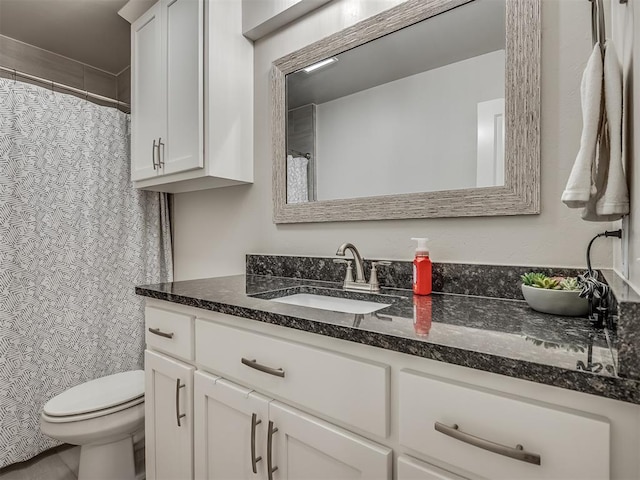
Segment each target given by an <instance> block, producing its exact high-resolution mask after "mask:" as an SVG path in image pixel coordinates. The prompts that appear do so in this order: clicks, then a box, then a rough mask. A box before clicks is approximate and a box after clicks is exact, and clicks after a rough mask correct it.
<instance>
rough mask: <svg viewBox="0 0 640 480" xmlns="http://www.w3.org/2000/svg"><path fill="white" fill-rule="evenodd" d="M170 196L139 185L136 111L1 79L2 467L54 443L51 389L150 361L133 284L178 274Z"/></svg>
mask: <svg viewBox="0 0 640 480" xmlns="http://www.w3.org/2000/svg"><path fill="white" fill-rule="evenodd" d="M166 200H167V198H166V195H163V194H158V193H151V192H142V191H137V190H135V189H134V188H133V185H132V183H131V181H130V156H129V115H127V114H125V113H122V112H120V111H118V110H116V109H113V108H107V107H102V106H98V105H95V104H93V103H90V102H87V101H86V100H82V99H79V98H76V97H73V96H70V95H65V94H61V93H53V92H51V91H50V90H47V89H43V88H40V87H36V86H33V85H29V84H26V83H21V82H16V81H14V80H11V79H2V78H0V467H2V466H5V465H8V464H10V463H14V462H18V461H23V460H26V459H28V458H31V457H33V456H34V455H36V454H38V453H39V452H41V451H43V450H45V449H47V448H49V447H52V446H54V445H56V442H55V441H53V440H51V439H50V438H48V437H45V436H43V435H42V434H41V433H40V428H39V424H38V421H39V415H40V411H41V408H42V406H43V405H44V403H45V402H46V401H47V400H48V399H49V398H51V397H53V396H55V395H57V394H59V393H61V392H62V391H64V390H66V389H68V388H70V387H72V386H74V385H77V384H79V383H82V382H85V381H88V380H91V379H94V378H97V377H100V376H104V375H109V374H112V373H116V372H121V371H126V370H131V369H137V368H141V367H142V362H143V346H144V325H143V322H144V317H143V302H142V300H141V299H140V298H139V297H136V295H135V294H134V285H136V284H143V283H151V282H158V281H168V280H171V272H172V265H171V244H170V230H169V224H168V210H167V202H166Z"/></svg>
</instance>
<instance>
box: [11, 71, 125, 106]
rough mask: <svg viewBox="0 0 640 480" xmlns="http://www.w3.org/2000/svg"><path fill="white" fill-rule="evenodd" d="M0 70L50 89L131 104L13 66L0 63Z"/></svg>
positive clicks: (108, 101)
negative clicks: (59, 89) (22, 70)
mask: <svg viewBox="0 0 640 480" xmlns="http://www.w3.org/2000/svg"><path fill="white" fill-rule="evenodd" d="M0 70H1V71H3V72H7V73H10V74H11V75H13V76H14V78H15V77H23V78H28V79H29V80H34V81H36V82H40V83H44V84H45V85H49V86H51V90H53V89H54V88H56V87H58V88H62V89H64V90H68V91H70V92H74V93H80V94H82V95H84V96H85V98H94V99H96V100H100V101H103V102H107V103H114V104H116V105H118V106H120V105H121V106H123V107H127V108H131V105H129V104H128V103H126V102H122V101H120V100H116V99H115V98H109V97H104V96H102V95H98V94H97V93H91V92H88V91H87V90H82V89H80V88H76V87H72V86H70V85H65V84H64V83H58V82H54V81H52V80H47V79H46V78H42V77H38V76H36V75H31V74H30V73H25V72H21V71H19V70H16V69H15V68H8V67H3V66H2V65H0Z"/></svg>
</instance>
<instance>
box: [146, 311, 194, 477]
mask: <svg viewBox="0 0 640 480" xmlns="http://www.w3.org/2000/svg"><path fill="white" fill-rule="evenodd" d="M194 320H195V317H193V316H191V315H188V314H184V313H181V312H176V311H174V310H168V309H162V308H154V307H147V308H145V333H146V343H147V350H145V354H144V371H145V439H146V440H145V454H146V475H147V478H148V479H149V480H174V479H190V478H193V426H194V415H193V375H194V371H195V367H194V366H193V365H191V364H190V363H189V361H190V360H191V359H192V358H193V333H194V330H193V327H194Z"/></svg>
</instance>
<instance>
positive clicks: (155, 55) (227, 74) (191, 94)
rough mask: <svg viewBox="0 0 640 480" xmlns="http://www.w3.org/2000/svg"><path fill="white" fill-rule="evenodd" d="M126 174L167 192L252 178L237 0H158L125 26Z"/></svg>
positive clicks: (249, 78) (249, 81) (246, 51)
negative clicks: (128, 128) (128, 134)
mask: <svg viewBox="0 0 640 480" xmlns="http://www.w3.org/2000/svg"><path fill="white" fill-rule="evenodd" d="M131 52H132V59H131V60H132V68H131V79H132V83H131V85H132V87H131V90H132V91H131V97H132V104H131V179H132V180H133V181H134V184H135V186H136V187H137V188H142V189H145V190H155V191H163V192H171V193H179V192H188V191H193V190H202V189H206V188H215V187H225V186H229V185H238V184H244V183H251V182H252V181H253V45H252V43H251V41H249V40H247V39H246V38H245V37H243V36H242V11H241V5H240V2H229V1H224V0H160V1H159V2H157V3H156V4H155V5H154V6H153V7H152V8H151V9H150V10H148V11H147V12H146V13H144V14H143V15H142V16H141V17H140V18H138V19H137V20H136V21H135V22H134V23H133V24H132V25H131Z"/></svg>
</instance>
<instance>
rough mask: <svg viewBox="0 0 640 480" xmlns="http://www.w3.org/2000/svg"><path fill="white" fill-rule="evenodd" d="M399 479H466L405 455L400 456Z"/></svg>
mask: <svg viewBox="0 0 640 480" xmlns="http://www.w3.org/2000/svg"><path fill="white" fill-rule="evenodd" d="M398 480H464V478H463V477H460V476H458V475H455V474H453V473H450V472H447V471H446V470H442V469H441V468H438V467H435V466H433V465H429V464H428V463H425V462H421V461H419V460H416V459H415V458H411V457H405V456H404V455H403V456H401V457H399V458H398Z"/></svg>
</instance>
